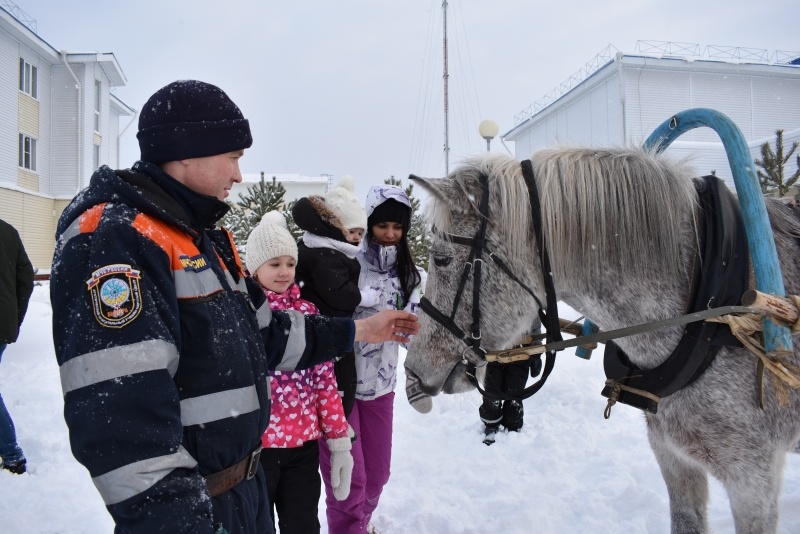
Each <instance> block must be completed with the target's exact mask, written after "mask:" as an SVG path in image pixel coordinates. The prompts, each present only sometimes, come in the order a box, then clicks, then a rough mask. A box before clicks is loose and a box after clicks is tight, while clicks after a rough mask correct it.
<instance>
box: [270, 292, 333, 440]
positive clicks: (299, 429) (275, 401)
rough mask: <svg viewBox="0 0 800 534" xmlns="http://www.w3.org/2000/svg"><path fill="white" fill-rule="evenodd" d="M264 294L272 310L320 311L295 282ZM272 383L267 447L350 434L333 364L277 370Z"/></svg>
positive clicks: (306, 313) (272, 377)
mask: <svg viewBox="0 0 800 534" xmlns="http://www.w3.org/2000/svg"><path fill="white" fill-rule="evenodd" d="M264 293H265V294H266V295H267V298H268V299H269V306H270V308H272V309H273V310H297V311H299V312H300V313H302V314H305V315H308V314H312V315H313V314H316V313H318V310H317V307H316V306H314V305H313V304H311V303H310V302H308V301H307V300H303V299H301V298H300V288H299V287H298V286H297V284H296V283H295V284H292V285H291V287H289V289H288V290H286V291H285V292H284V293H275V292H274V291H270V290H264ZM269 382H270V385H271V389H272V411H271V413H270V416H269V426H268V427H267V431H266V432H265V433H264V435H263V436H262V437H261V444H262V445H263V446H264V447H269V448H273V449H287V448H293V447H300V446H301V445H303V443H305V442H307V441H312V440H315V439H319V438H320V437H324V438H325V439H334V438H343V437H345V436H346V435H347V421H346V419H345V417H344V409H343V408H342V399H341V398H340V397H339V391H338V388H337V387H336V377H335V376H334V374H333V363H331V362H324V363H321V364H319V365H317V366H315V367H313V368H311V369H303V370H298V371H274V372H273V373H272V374H271V376H270V378H269Z"/></svg>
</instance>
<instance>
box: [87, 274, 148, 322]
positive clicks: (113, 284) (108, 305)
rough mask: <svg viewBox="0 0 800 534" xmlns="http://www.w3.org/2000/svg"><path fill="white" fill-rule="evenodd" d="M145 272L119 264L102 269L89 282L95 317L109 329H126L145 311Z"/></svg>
mask: <svg viewBox="0 0 800 534" xmlns="http://www.w3.org/2000/svg"><path fill="white" fill-rule="evenodd" d="M141 277H142V275H141V271H139V270H136V269H134V268H132V267H131V266H130V265H125V264H123V263H116V264H113V265H106V266H105V267H100V268H99V269H97V270H96V271H95V272H93V273H92V277H91V278H90V279H89V280H87V281H86V285H87V289H88V290H89V293H90V295H91V299H92V309H93V310H94V317H95V319H97V322H98V323H100V325H101V326H105V327H106V328H122V327H123V326H125V325H126V324H128V323H130V322H131V321H133V320H134V319H136V317H138V316H139V312H140V311H142V293H141V291H140V289H139V280H140V279H141Z"/></svg>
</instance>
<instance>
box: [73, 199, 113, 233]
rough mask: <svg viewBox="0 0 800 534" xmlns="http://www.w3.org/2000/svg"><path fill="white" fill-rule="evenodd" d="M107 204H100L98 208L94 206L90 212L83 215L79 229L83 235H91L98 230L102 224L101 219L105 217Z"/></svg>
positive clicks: (87, 211)
mask: <svg viewBox="0 0 800 534" xmlns="http://www.w3.org/2000/svg"><path fill="white" fill-rule="evenodd" d="M106 204H107V203H106V202H103V203H102V204H98V205H96V206H92V207H91V208H89V209H88V210H86V211H84V212H83V213H81V216H80V219H79V222H78V225H79V226H78V228H79V230H80V232H81V233H82V234H90V233H92V232H94V231H95V230H97V226H98V225H99V224H100V218H101V217H102V216H103V210H104V209H105V207H106Z"/></svg>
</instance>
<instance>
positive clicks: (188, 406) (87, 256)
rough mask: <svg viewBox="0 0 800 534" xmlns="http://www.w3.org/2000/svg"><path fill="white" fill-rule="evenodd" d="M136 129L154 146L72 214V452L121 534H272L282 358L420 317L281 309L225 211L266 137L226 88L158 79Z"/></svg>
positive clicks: (62, 319) (62, 297) (63, 278)
mask: <svg viewBox="0 0 800 534" xmlns="http://www.w3.org/2000/svg"><path fill="white" fill-rule="evenodd" d="M137 138H138V139H139V148H140V150H141V160H140V161H138V162H136V163H135V164H134V166H133V167H132V168H131V169H127V170H123V171H114V170H112V169H110V168H109V167H107V166H102V167H100V169H98V170H97V171H96V172H95V173H94V175H93V176H92V179H91V182H90V184H89V187H87V188H86V189H84V190H83V191H82V192H81V193H79V194H78V196H77V197H75V199H73V201H72V202H71V203H70V205H69V206H68V207H67V208H66V209H65V211H64V213H63V214H62V216H61V218H60V220H59V223H58V228H57V245H56V250H55V256H54V259H53V271H52V277H51V284H50V299H51V303H52V306H53V341H54V344H55V352H56V358H57V360H58V364H59V370H60V374H61V384H62V389H63V393H64V418H65V420H66V422H67V426H68V427H69V432H70V445H71V447H72V453H73V455H74V456H75V458H76V459H77V460H78V461H79V462H81V463H82V464H83V465H84V466H85V467H86V468H87V469H88V470H89V473H90V475H91V476H92V480H93V482H94V484H95V486H96V487H97V490H98V492H99V493H100V495H101V496H102V498H103V500H104V502H105V504H106V508H107V509H108V511H109V513H110V514H111V517H112V518H113V520H114V522H115V523H116V529H115V532H116V533H117V534H122V533H142V534H144V533H148V534H149V533H154V532H165V533H176V532H192V533H198V534H212V533H217V534H223V533H229V534H269V533H271V532H274V529H273V525H272V521H271V520H270V516H269V512H268V507H269V502H268V496H267V489H266V485H265V481H264V473H263V470H262V469H261V467H260V463H259V455H260V451H261V436H262V435H263V434H264V431H265V430H266V427H267V423H268V421H269V415H270V391H269V380H268V371H269V370H273V369H280V370H293V369H306V368H308V367H311V366H314V365H316V364H318V363H320V362H322V361H326V360H329V359H332V358H333V357H335V356H336V355H338V354H341V353H342V352H346V351H348V350H351V348H352V346H353V342H354V340H358V339H361V338H364V337H366V338H372V337H376V338H389V339H398V338H403V339H407V337H406V336H400V335H394V330H395V328H397V330H398V331H405V332H415V331H416V330H417V329H418V323H416V322H415V319H414V318H413V317H409V315H408V314H403V315H402V316H399V315H396V316H384V317H383V319H382V320H381V321H376V322H374V323H371V324H369V323H366V322H363V321H352V320H346V319H338V320H337V319H335V318H334V319H331V318H324V317H319V316H304V315H302V314H301V313H300V312H297V311H294V310H287V311H280V312H279V311H275V312H273V311H271V310H270V307H269V303H268V302H267V300H266V297H265V295H264V293H263V291H261V289H260V288H259V287H258V285H257V283H256V282H255V281H254V280H252V279H251V278H249V277H248V276H247V275H246V274H245V271H244V268H243V266H242V262H241V259H240V258H239V255H238V252H237V251H236V247H235V246H234V243H233V238H232V236H231V235H230V233H229V232H227V231H226V230H224V229H219V228H218V227H217V226H216V224H217V221H219V219H220V218H221V217H222V216H223V215H224V214H225V213H226V211H227V210H228V209H229V208H228V206H227V205H226V204H225V203H224V202H223V201H222V200H223V199H224V198H225V197H227V196H228V192H229V191H230V189H231V187H232V186H233V184H234V183H237V182H241V180H242V177H241V173H240V171H239V158H240V157H241V156H242V155H243V153H244V149H246V148H249V147H250V146H251V144H252V137H251V133H250V126H249V123H248V121H247V119H245V118H244V117H243V115H242V113H241V111H240V110H239V108H238V107H237V106H236V104H234V103H233V101H232V100H231V99H230V98H229V97H228V95H226V94H225V93H224V92H223V91H222V90H221V89H220V88H218V87H216V86H214V85H211V84H207V83H204V82H200V81H195V80H183V81H177V82H173V83H171V84H169V85H167V86H165V87H163V88H162V89H160V90H158V91H157V92H156V93H155V94H153V96H151V97H150V99H149V100H148V101H147V103H145V105H144V106H143V107H142V111H141V114H140V116H139V132H138V134H137ZM401 329H402V330H401Z"/></svg>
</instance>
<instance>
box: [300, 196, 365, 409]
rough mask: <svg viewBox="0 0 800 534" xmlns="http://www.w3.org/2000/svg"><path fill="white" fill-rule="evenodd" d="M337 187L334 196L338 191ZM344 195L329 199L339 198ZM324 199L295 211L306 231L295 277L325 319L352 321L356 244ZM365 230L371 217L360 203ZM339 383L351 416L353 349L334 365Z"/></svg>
mask: <svg viewBox="0 0 800 534" xmlns="http://www.w3.org/2000/svg"><path fill="white" fill-rule="evenodd" d="M336 189H342V188H335V189H333V190H331V192H334V191H336ZM344 193H345V192H344V191H339V192H337V194H336V195H330V194H329V196H330V197H331V198H337V199H341V198H342V195H343V194H344ZM327 200H328V199H327V198H326V197H321V196H317V195H312V196H309V197H303V198H301V199H299V200H298V201H297V202H296V203H295V205H294V207H293V208H292V218H294V222H295V224H296V225H297V226H298V227H299V228H300V229H301V230H303V231H304V232H305V233H304V234H303V237H302V239H301V240H300V243H298V245H297V271H296V273H295V279H296V280H297V283H298V285H299V286H300V293H301V295H302V296H303V298H304V299H305V300H307V301H309V302H311V303H312V304H314V305H315V306H316V307H317V308H319V312H320V313H321V314H322V315H330V316H332V317H352V316H353V313H354V312H355V310H356V306H358V303H359V302H361V291H360V290H359V288H358V275H359V273H360V272H361V267H360V266H359V264H358V260H357V259H356V255H357V254H358V248H359V247H358V245H357V244H355V243H352V242H350V241H348V236H349V234H350V232H349V229H348V227H347V226H346V225H345V223H344V221H343V219H344V218H343V217H342V216H341V215H340V213H341V206H339V209H337V208H336V206H334V205H332V203H330V202H328V201H327ZM356 203H357V204H356V206H357V207H358V208H359V209H360V210H361V213H362V214H363V219H364V223H363V224H364V226H366V219H367V216H366V214H365V213H364V209H363V208H361V205H360V203H358V201H357V200H356ZM334 372H335V374H336V382H337V384H338V385H339V392H340V394H341V395H342V404H343V405H344V413H345V416H348V415H350V410H352V409H353V403H354V402H355V398H356V397H355V395H356V364H355V355H354V353H353V351H348V352H347V353H345V354H342V355H340V357H339V358H338V359H337V361H336V362H335V363H334Z"/></svg>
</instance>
